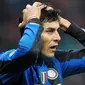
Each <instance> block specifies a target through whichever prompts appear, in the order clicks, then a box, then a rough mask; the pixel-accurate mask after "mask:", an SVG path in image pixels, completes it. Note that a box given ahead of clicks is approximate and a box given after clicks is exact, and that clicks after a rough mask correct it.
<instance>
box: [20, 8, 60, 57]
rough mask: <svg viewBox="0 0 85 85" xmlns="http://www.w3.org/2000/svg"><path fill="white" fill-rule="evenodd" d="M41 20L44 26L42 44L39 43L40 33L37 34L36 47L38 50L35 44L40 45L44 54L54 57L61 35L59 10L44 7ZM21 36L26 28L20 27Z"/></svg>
mask: <svg viewBox="0 0 85 85" xmlns="http://www.w3.org/2000/svg"><path fill="white" fill-rule="evenodd" d="M21 21H22V17H21V18H20V19H19V22H21ZM40 21H41V23H42V26H43V30H42V31H39V32H41V33H38V34H41V35H40V36H41V39H40V40H41V41H40V42H41V45H38V43H39V44H40V42H39V40H38V39H39V35H38V36H37V38H36V39H37V40H36V41H37V42H35V44H36V45H35V44H34V47H33V48H34V49H35V50H36V47H35V46H40V47H38V48H39V50H40V51H41V53H42V54H44V55H45V56H47V57H53V56H54V54H55V51H56V47H57V46H58V42H59V41H60V39H61V38H60V35H59V33H58V29H59V27H60V25H59V22H58V15H57V11H54V10H48V11H47V10H46V8H44V9H42V11H41V18H40ZM20 31H21V36H22V34H23V32H24V29H22V28H21V29H20Z"/></svg>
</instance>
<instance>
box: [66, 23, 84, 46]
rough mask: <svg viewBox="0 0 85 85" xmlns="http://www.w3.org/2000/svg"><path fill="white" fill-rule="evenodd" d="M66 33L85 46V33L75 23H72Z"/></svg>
mask: <svg viewBox="0 0 85 85" xmlns="http://www.w3.org/2000/svg"><path fill="white" fill-rule="evenodd" d="M66 33H68V34H70V35H71V36H72V37H74V38H76V39H77V40H78V41H79V42H80V43H82V44H83V45H84V46H85V32H84V30H82V28H80V27H79V26H77V25H76V24H74V23H71V25H70V26H69V28H67V30H66Z"/></svg>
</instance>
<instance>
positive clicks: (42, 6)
mask: <svg viewBox="0 0 85 85" xmlns="http://www.w3.org/2000/svg"><path fill="white" fill-rule="evenodd" d="M46 6H47V5H44V4H42V5H41V6H39V8H40V9H43V8H45V7H46Z"/></svg>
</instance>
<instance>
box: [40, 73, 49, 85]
mask: <svg viewBox="0 0 85 85" xmlns="http://www.w3.org/2000/svg"><path fill="white" fill-rule="evenodd" d="M40 79H41V82H42V84H45V82H46V80H47V74H46V72H41V73H40Z"/></svg>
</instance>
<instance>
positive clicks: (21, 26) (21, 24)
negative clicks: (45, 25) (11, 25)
mask: <svg viewBox="0 0 85 85" xmlns="http://www.w3.org/2000/svg"><path fill="white" fill-rule="evenodd" d="M25 25H26V23H25V22H24V21H23V22H21V23H19V25H18V27H19V28H23V27H24V26H25Z"/></svg>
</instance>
